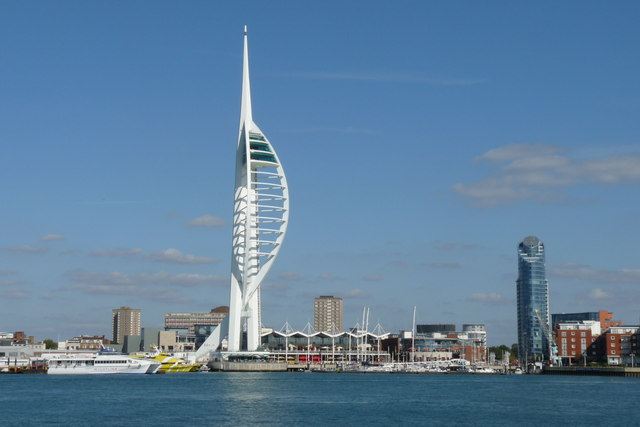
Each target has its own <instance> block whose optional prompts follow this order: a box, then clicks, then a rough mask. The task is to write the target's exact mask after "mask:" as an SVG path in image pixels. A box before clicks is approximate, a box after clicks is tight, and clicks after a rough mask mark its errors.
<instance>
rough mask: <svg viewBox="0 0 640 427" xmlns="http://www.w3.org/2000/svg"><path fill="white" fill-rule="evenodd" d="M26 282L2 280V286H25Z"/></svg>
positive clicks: (0, 284)
mask: <svg viewBox="0 0 640 427" xmlns="http://www.w3.org/2000/svg"><path fill="white" fill-rule="evenodd" d="M25 283H26V282H25V281H24V280H0V286H16V285H23V284H25Z"/></svg>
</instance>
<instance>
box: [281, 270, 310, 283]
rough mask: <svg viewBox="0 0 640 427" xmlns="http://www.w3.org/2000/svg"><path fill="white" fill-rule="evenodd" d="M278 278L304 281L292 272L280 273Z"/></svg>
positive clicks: (300, 276)
mask: <svg viewBox="0 0 640 427" xmlns="http://www.w3.org/2000/svg"><path fill="white" fill-rule="evenodd" d="M278 278H279V279H282V280H288V281H300V280H303V279H304V277H303V276H302V275H301V274H299V273H295V272H293V271H283V272H282V273H280V274H278Z"/></svg>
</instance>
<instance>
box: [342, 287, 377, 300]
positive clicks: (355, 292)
mask: <svg viewBox="0 0 640 427" xmlns="http://www.w3.org/2000/svg"><path fill="white" fill-rule="evenodd" d="M338 295H339V296H340V297H341V298H344V299H346V298H352V299H367V298H370V297H371V295H369V294H368V293H366V292H365V291H363V290H362V289H351V290H349V291H344V292H340V293H339V294H338Z"/></svg>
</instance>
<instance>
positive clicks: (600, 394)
mask: <svg viewBox="0 0 640 427" xmlns="http://www.w3.org/2000/svg"><path fill="white" fill-rule="evenodd" d="M639 397H640V379H634V378H605V377H568V376H567V377H563V376H541V375H509V376H493V375H488V376H482V375H401V374H323V373H191V374H175V375H133V376H116V375H114V376H109V375H108V376H68V377H67V376H47V375H0V408H1V410H0V414H1V415H0V417H1V418H0V425H2V426H22V425H93V426H103V425H113V426H134V425H136V426H141V425H155V426H165V425H187V424H192V425H248V424H263V425H292V426H298V425H324V424H350V425H468V426H471V425H492V426H495V425H539V426H543V425H545V426H546V425H564V426H567V425H570V426H573V425H576V426H577V425H607V426H611V425H621V426H622V425H626V426H628V425H640V411H639V410H638V409H637V407H638V398H639Z"/></svg>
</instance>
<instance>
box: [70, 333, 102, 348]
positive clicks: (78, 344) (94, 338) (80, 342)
mask: <svg viewBox="0 0 640 427" xmlns="http://www.w3.org/2000/svg"><path fill="white" fill-rule="evenodd" d="M107 345H109V340H108V339H106V338H105V337H104V335H101V336H99V335H91V336H89V335H80V336H79V337H73V338H69V339H68V340H66V341H62V342H59V343H58V350H100V349H102V348H104V347H106V346H107Z"/></svg>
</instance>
